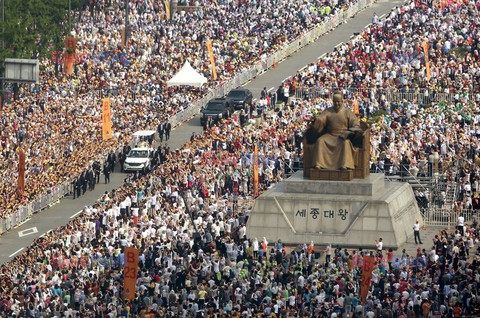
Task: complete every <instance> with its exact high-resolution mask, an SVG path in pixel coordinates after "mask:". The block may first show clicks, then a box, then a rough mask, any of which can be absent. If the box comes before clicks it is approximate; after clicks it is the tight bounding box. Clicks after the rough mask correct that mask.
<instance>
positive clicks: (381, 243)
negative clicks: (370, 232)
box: [375, 238, 383, 252]
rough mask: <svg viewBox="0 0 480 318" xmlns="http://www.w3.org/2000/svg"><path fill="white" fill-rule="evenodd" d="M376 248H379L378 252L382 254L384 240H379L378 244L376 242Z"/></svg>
mask: <svg viewBox="0 0 480 318" xmlns="http://www.w3.org/2000/svg"><path fill="white" fill-rule="evenodd" d="M375 246H376V247H377V251H378V252H382V249H383V242H382V238H379V239H378V242H377V241H375Z"/></svg>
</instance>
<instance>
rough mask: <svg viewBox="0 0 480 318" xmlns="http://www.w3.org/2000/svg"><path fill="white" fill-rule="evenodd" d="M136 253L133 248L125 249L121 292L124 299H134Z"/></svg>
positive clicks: (136, 268)
mask: <svg viewBox="0 0 480 318" xmlns="http://www.w3.org/2000/svg"><path fill="white" fill-rule="evenodd" d="M138 253H139V252H138V250H137V249H135V248H133V247H126V248H125V267H124V268H123V292H124V297H125V299H130V300H134V299H135V290H136V285H137V273H138Z"/></svg>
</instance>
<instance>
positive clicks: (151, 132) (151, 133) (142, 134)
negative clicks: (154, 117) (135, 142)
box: [133, 130, 156, 137]
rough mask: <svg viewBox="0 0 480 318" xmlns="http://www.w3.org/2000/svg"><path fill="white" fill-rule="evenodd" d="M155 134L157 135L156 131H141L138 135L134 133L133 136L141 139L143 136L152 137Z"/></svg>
mask: <svg viewBox="0 0 480 318" xmlns="http://www.w3.org/2000/svg"><path fill="white" fill-rule="evenodd" d="M155 133H156V131H155V130H139V131H137V132H136V133H134V134H133V135H134V136H136V137H141V136H151V135H153V134H155Z"/></svg>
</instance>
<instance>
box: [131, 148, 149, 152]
mask: <svg viewBox="0 0 480 318" xmlns="http://www.w3.org/2000/svg"><path fill="white" fill-rule="evenodd" d="M132 150H136V151H144V150H152V148H146V147H143V148H133V149H130V151H132Z"/></svg>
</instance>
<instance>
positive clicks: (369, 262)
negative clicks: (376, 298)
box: [360, 256, 374, 303]
mask: <svg viewBox="0 0 480 318" xmlns="http://www.w3.org/2000/svg"><path fill="white" fill-rule="evenodd" d="M373 267H374V258H373V257H370V256H364V257H363V273H362V284H361V287H360V295H361V298H362V302H363V303H365V301H366V300H367V294H368V290H369V289H370V283H371V282H372V271H373Z"/></svg>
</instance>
